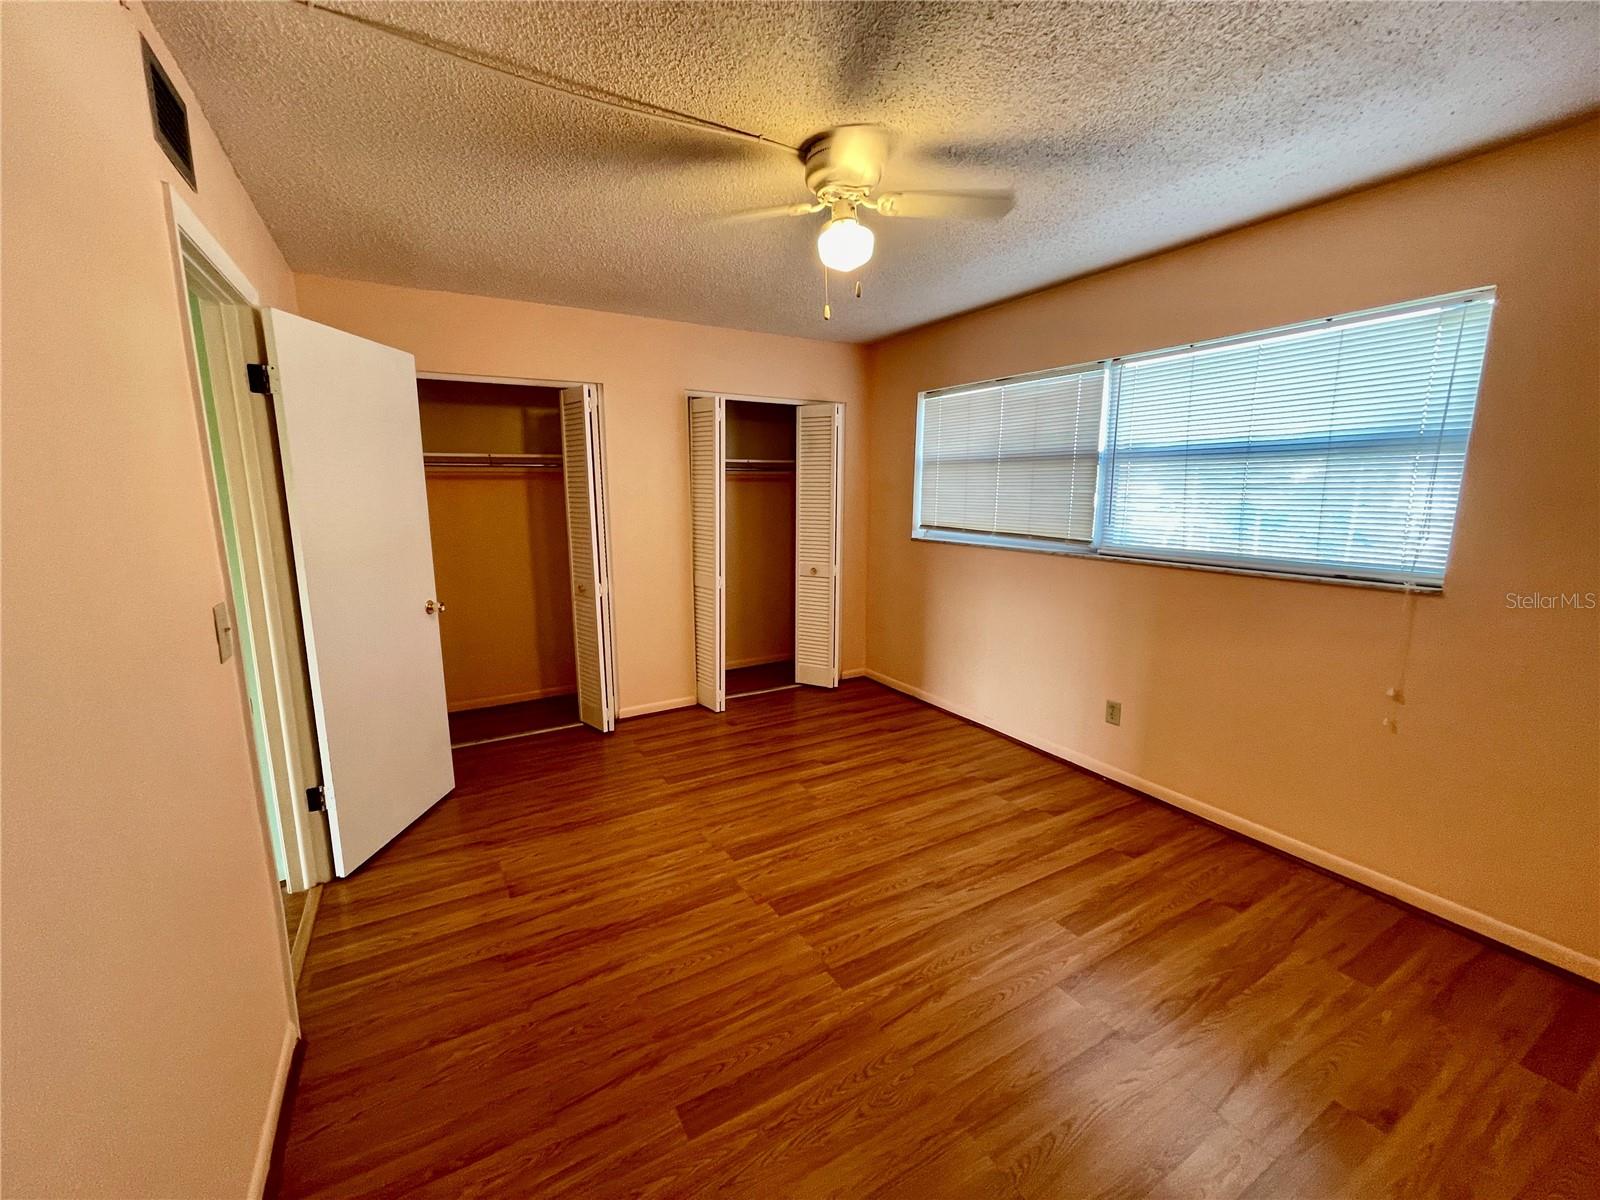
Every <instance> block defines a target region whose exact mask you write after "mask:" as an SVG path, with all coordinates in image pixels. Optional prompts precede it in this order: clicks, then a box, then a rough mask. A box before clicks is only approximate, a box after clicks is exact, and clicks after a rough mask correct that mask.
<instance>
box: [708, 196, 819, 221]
mask: <svg viewBox="0 0 1600 1200" xmlns="http://www.w3.org/2000/svg"><path fill="white" fill-rule="evenodd" d="M824 207H826V206H825V205H824V204H823V203H822V202H821V201H819V200H802V201H800V202H798V203H795V204H775V205H773V206H772V207H771V208H747V209H745V210H744V211H743V212H736V213H728V214H726V215H725V216H721V217H718V218H716V222H717V224H719V225H742V224H744V223H745V222H747V221H766V220H769V219H771V218H773V217H803V216H805V215H806V214H807V213H814V212H821V211H822V210H823V208H824Z"/></svg>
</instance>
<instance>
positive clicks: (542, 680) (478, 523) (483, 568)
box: [417, 375, 616, 747]
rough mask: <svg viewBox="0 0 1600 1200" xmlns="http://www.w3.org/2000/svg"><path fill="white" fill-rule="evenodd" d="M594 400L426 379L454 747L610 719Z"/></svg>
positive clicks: (563, 391)
mask: <svg viewBox="0 0 1600 1200" xmlns="http://www.w3.org/2000/svg"><path fill="white" fill-rule="evenodd" d="M598 390H599V389H598V388H597V387H596V386H595V385H592V384H591V385H584V384H574V385H560V384H546V383H542V382H541V383H532V382H529V383H519V382H513V381H504V382H502V381H488V380H482V379H472V378H468V377H462V376H451V377H443V376H429V375H419V376H418V379H417V398H418V404H419V408H420V416H421V426H422V451H423V455H422V458H423V467H424V472H425V476H426V481H427V494H428V519H429V524H430V528H431V530H432V536H433V560H434V575H435V578H436V580H437V586H438V593H439V599H440V613H441V616H440V639H441V645H442V650H443V655H444V679H445V698H446V702H447V706H448V709H449V722H450V741H451V745H452V746H455V747H463V746H473V745H481V744H484V743H487V742H498V741H506V740H510V739H513V738H521V737H528V736H531V735H533V734H539V733H550V732H554V731H556V730H560V729H572V728H575V727H577V726H579V725H582V724H588V725H591V726H593V727H594V728H596V729H599V730H601V731H605V730H607V729H609V728H611V725H612V722H613V721H614V720H615V711H616V705H615V699H614V695H615V691H614V689H615V671H614V669H613V668H612V665H611V653H610V642H611V638H610V634H609V627H610V589H609V586H608V585H607V583H606V576H607V574H608V572H607V571H606V570H605V564H606V561H607V560H608V559H609V554H608V553H607V549H606V547H607V543H608V541H609V539H608V537H607V530H606V519H605V504H604V490H603V471H602V469H601V459H602V450H601V442H602V439H601V437H600V426H599V398H598Z"/></svg>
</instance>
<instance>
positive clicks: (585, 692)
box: [561, 384, 617, 733]
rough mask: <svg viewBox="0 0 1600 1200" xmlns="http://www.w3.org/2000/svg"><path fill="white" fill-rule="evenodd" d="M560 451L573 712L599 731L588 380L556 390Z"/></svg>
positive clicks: (597, 495)
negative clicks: (569, 568)
mask: <svg viewBox="0 0 1600 1200" xmlns="http://www.w3.org/2000/svg"><path fill="white" fill-rule="evenodd" d="M561 453H562V466H563V468H564V470H565V473H566V476H565V477H566V487H567V552H568V556H569V559H570V561H571V564H572V638H573V644H574V650H575V657H576V660H577V666H578V718H579V719H580V720H581V721H582V722H583V723H584V724H585V725H592V726H593V727H594V728H596V729H598V730H600V732H602V733H609V732H610V731H611V730H612V729H613V728H615V726H616V719H617V713H616V698H615V697H616V683H615V679H614V675H615V671H614V669H613V662H614V655H613V653H612V650H611V641H612V638H611V584H610V578H609V576H610V570H609V566H610V563H609V559H610V554H609V549H608V545H607V542H608V539H607V536H606V532H607V531H606V520H605V495H604V492H603V490H602V489H603V487H604V472H603V471H602V470H601V469H600V467H601V445H600V406H599V402H598V399H597V397H596V395H595V389H594V388H593V387H591V386H589V385H588V384H585V385H584V386H582V387H570V388H565V389H563V390H562V393H561Z"/></svg>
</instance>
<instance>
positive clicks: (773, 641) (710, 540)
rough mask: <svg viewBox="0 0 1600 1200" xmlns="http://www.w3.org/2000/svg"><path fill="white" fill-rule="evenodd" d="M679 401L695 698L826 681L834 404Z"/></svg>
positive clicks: (835, 527) (835, 571) (831, 631)
mask: <svg viewBox="0 0 1600 1200" xmlns="http://www.w3.org/2000/svg"><path fill="white" fill-rule="evenodd" d="M688 401H689V414H688V415H689V429H688V434H689V446H688V449H689V509H690V558H691V562H692V566H693V583H694V592H693V598H694V679H695V684H694V686H695V701H696V703H698V704H701V705H704V706H705V707H706V708H709V709H711V710H712V711H713V712H722V711H723V709H724V708H725V707H726V705H727V700H728V697H729V696H749V695H752V694H754V693H757V692H770V691H776V690H779V689H781V688H787V687H790V686H793V685H796V684H805V685H808V686H811V687H827V688H831V687H837V686H838V685H839V529H840V523H839V500H840V492H841V486H840V484H841V476H842V462H843V459H842V447H843V431H844V422H843V411H842V409H841V407H840V406H839V405H838V404H833V403H829V402H826V401H808V400H780V399H769V398H766V397H758V396H730V395H721V394H718V393H716V392H690V393H689V394H688Z"/></svg>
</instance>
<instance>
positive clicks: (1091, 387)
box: [918, 366, 1106, 543]
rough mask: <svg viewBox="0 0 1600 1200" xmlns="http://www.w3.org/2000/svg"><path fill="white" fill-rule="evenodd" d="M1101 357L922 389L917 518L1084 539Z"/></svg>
mask: <svg viewBox="0 0 1600 1200" xmlns="http://www.w3.org/2000/svg"><path fill="white" fill-rule="evenodd" d="M1105 380H1106V371H1105V368H1104V367H1101V366H1093V367H1089V368H1087V369H1079V370H1074V371H1062V372H1057V373H1054V374H1050V375H1045V376H1041V377H1033V378H1026V379H1018V380H1002V381H1000V382H996V383H987V384H979V385H978V386H976V387H968V388H951V389H949V390H947V391H944V392H938V393H933V394H931V395H928V396H926V397H924V399H923V401H922V412H921V431H922V432H921V442H920V445H921V454H920V456H919V458H918V480H919V482H918V496H919V497H920V508H919V512H920V513H921V516H920V518H919V520H920V522H921V525H922V527H923V528H924V529H927V530H945V531H949V532H964V533H982V534H989V535H998V536H1000V537H1002V538H1014V539H1016V540H1019V541H1022V542H1026V541H1029V540H1032V539H1046V540H1048V541H1064V542H1084V543H1087V542H1089V541H1090V540H1091V539H1092V538H1093V536H1094V500H1095V490H1096V486H1097V480H1098V476H1099V470H1100V414H1101V411H1102V409H1103V408H1104V397H1105Z"/></svg>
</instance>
